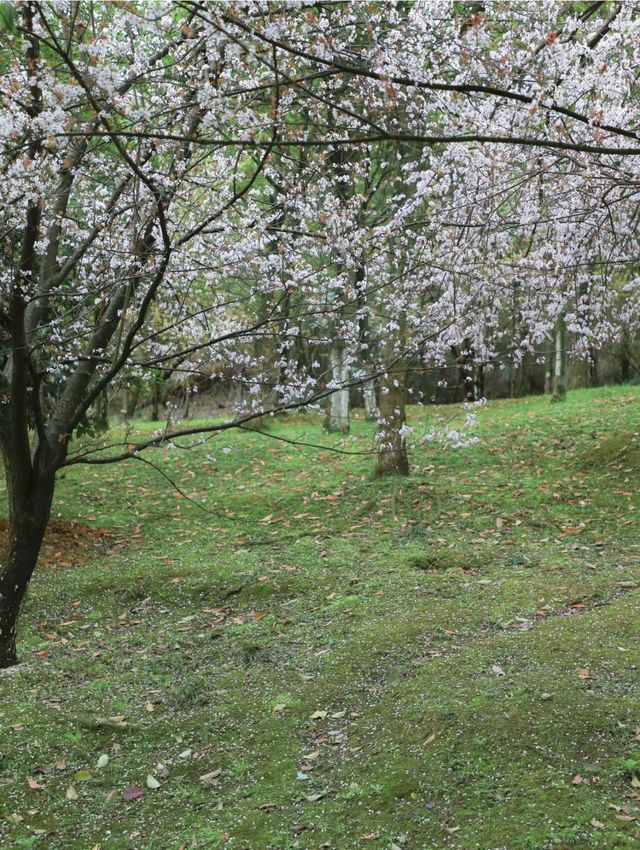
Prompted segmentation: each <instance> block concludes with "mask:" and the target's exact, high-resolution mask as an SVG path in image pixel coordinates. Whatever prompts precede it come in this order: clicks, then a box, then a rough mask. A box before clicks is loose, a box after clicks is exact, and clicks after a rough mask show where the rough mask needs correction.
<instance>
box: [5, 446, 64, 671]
mask: <svg viewBox="0 0 640 850" xmlns="http://www.w3.org/2000/svg"><path fill="white" fill-rule="evenodd" d="M5 469H6V480H7V487H8V490H9V544H8V547H7V552H6V553H5V555H4V557H3V558H2V561H1V562H0V669H3V668H5V667H10V666H12V665H13V664H16V663H17V660H18V657H17V653H16V634H17V626H18V618H19V615H20V609H21V607H22V602H23V600H24V596H25V593H26V590H27V587H28V585H29V581H30V580H31V576H32V574H33V571H34V569H35V566H36V562H37V560H38V554H39V552H40V547H41V545H42V540H43V538H44V533H45V531H46V528H47V524H48V522H49V515H50V513H51V503H52V501H53V491H54V476H53V474H50V475H49V474H47V475H46V476H45V475H43V476H41V477H40V478H38V479H36V481H35V482H34V483H33V484H32V485H31V486H30V487H28V488H27V491H26V492H24V490H25V488H24V487H22V486H20V485H18V486H16V485H17V484H18V482H16V479H15V470H14V469H12V464H11V462H10V460H9V459H8V458H7V457H6V456H5Z"/></svg>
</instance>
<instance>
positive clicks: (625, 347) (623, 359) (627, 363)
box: [620, 328, 631, 384]
mask: <svg viewBox="0 0 640 850" xmlns="http://www.w3.org/2000/svg"><path fill="white" fill-rule="evenodd" d="M620 380H621V381H622V383H623V384H628V383H629V381H630V380H631V340H630V336H629V331H628V330H627V329H626V328H625V329H624V330H623V331H622V341H621V347H620Z"/></svg>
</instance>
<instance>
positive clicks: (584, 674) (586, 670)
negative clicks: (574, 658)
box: [578, 667, 592, 679]
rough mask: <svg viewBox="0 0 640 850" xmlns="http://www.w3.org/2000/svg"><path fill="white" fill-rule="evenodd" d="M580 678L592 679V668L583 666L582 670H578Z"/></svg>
mask: <svg viewBox="0 0 640 850" xmlns="http://www.w3.org/2000/svg"><path fill="white" fill-rule="evenodd" d="M578 678H579V679H591V678H592V676H591V670H589V668H588V667H583V668H582V669H581V670H579V671H578Z"/></svg>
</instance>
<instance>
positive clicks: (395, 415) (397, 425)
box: [376, 361, 409, 476]
mask: <svg viewBox="0 0 640 850" xmlns="http://www.w3.org/2000/svg"><path fill="white" fill-rule="evenodd" d="M406 387H407V364H406V362H405V361H398V362H397V363H396V364H395V365H394V366H393V368H392V369H390V371H389V372H387V373H385V374H384V375H383V376H382V377H381V379H380V419H379V425H378V433H377V435H376V437H377V442H378V466H377V469H376V475H378V476H385V475H408V474H409V458H408V456H407V443H406V439H405V436H404V434H403V433H402V427H403V425H405V423H406V421H407V420H406V412H405V401H406Z"/></svg>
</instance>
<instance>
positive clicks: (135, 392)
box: [124, 386, 140, 419]
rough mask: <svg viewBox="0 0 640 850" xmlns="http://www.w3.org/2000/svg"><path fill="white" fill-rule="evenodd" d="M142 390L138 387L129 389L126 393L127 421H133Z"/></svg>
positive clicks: (125, 410) (125, 409)
mask: <svg viewBox="0 0 640 850" xmlns="http://www.w3.org/2000/svg"><path fill="white" fill-rule="evenodd" d="M139 397H140V390H139V388H138V387H137V386H136V387H133V388H131V387H127V388H126V389H125V391H124V412H125V417H126V418H127V419H131V418H132V417H133V415H134V413H135V412H136V408H137V406H138V399H139Z"/></svg>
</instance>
